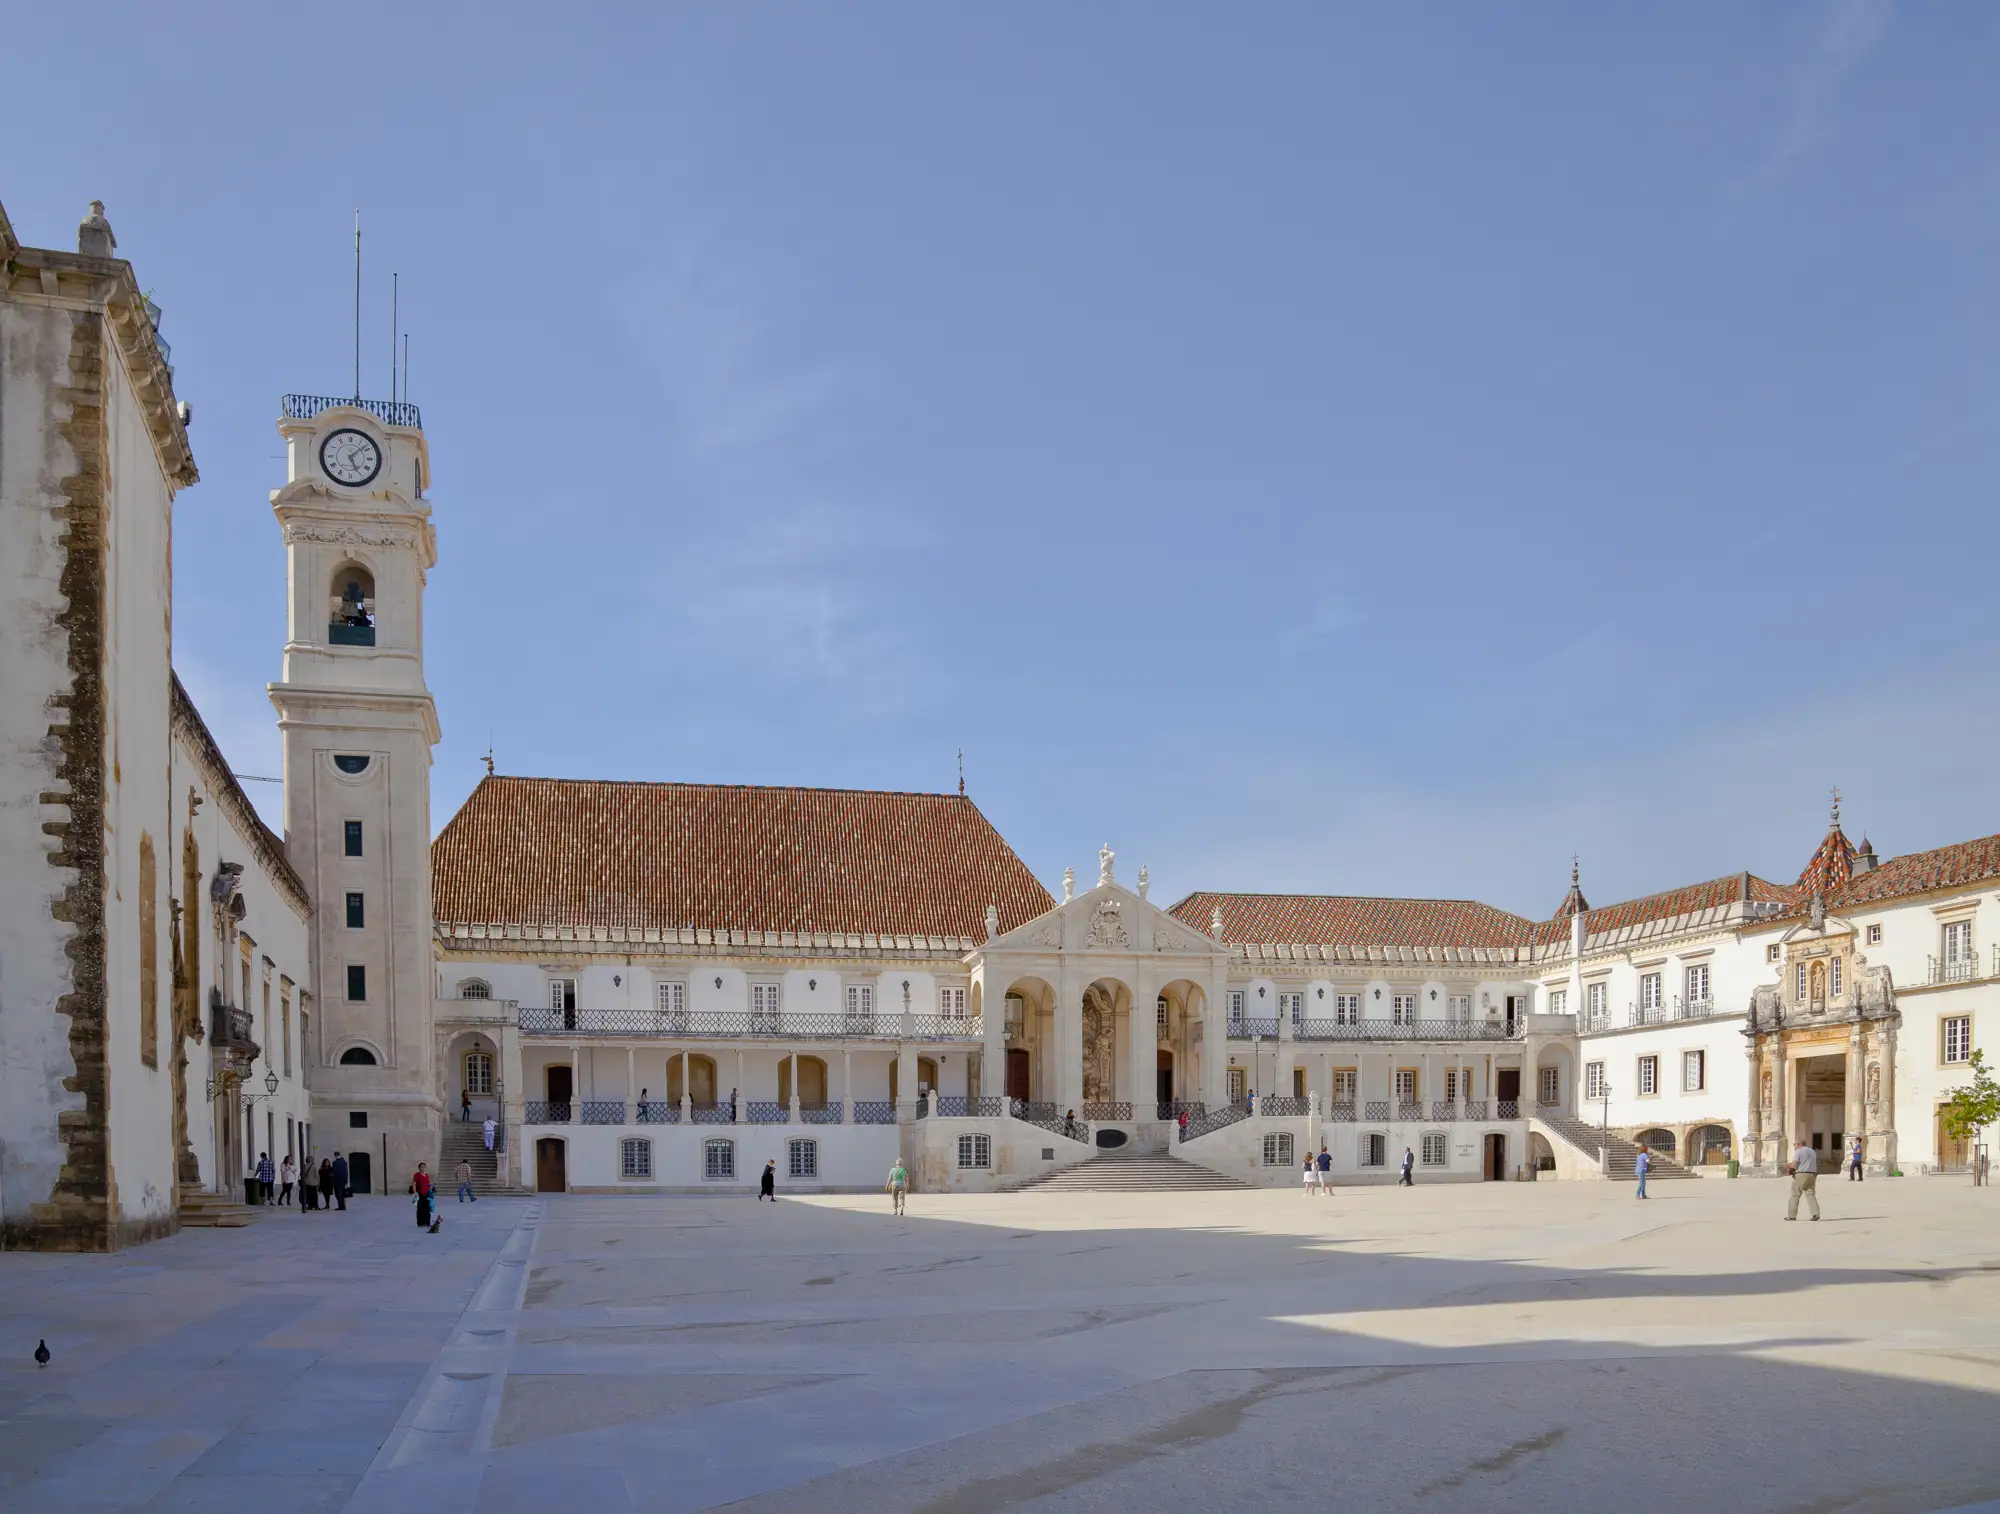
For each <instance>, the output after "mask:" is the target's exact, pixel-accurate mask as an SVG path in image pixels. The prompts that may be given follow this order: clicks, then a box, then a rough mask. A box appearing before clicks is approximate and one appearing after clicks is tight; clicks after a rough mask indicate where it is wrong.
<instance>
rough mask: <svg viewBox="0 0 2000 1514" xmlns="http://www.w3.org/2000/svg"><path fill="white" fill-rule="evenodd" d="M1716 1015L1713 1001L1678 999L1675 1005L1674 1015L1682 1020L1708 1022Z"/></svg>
mask: <svg viewBox="0 0 2000 1514" xmlns="http://www.w3.org/2000/svg"><path fill="white" fill-rule="evenodd" d="M1714 1013H1715V1000H1713V999H1678V1000H1676V1001H1675V1003H1674V1015H1675V1017H1676V1018H1678V1019H1682V1020H1706V1019H1707V1018H1708V1017H1709V1016H1710V1015H1712V1014H1714Z"/></svg>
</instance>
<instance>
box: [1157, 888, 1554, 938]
mask: <svg viewBox="0 0 2000 1514" xmlns="http://www.w3.org/2000/svg"><path fill="white" fill-rule="evenodd" d="M1217 905H1221V906H1222V939H1223V940H1224V941H1225V942H1228V943H1231V944H1244V943H1254V944H1277V943H1280V942H1282V943H1286V944H1290V945H1296V946H1411V947H1451V946H1468V947H1514V946H1521V945H1525V944H1526V943H1527V942H1528V940H1529V939H1530V938H1531V937H1532V936H1533V934H1534V931H1535V924H1534V922H1533V921H1531V920H1527V919H1524V918H1523V917H1521V916H1520V915H1510V914H1508V913H1507V911H1505V910H1504V909H1495V908H1494V907H1493V906H1492V905H1490V904H1481V903H1479V901H1478V900H1476V899H1366V898H1356V897H1353V896H1350V895H1345V894H1211V893H1196V894H1189V895H1188V896H1187V897H1186V898H1185V899H1183V900H1181V902H1180V903H1178V904H1176V905H1175V906H1174V907H1173V908H1172V909H1171V910H1169V911H1168V913H1169V914H1171V915H1172V916H1173V917H1174V918H1175V919H1177V920H1180V921H1182V922H1184V923H1185V924H1188V925H1192V926H1193V927H1194V928H1195V929H1196V930H1198V931H1201V932H1203V933H1204V934H1205V933H1206V932H1207V931H1208V929H1209V921H1210V917H1211V914H1212V912H1213V910H1214V908H1215V906H1217Z"/></svg>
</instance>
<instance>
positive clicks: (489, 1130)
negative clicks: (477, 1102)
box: [480, 1115, 493, 1151]
mask: <svg viewBox="0 0 2000 1514" xmlns="http://www.w3.org/2000/svg"><path fill="white" fill-rule="evenodd" d="M480 1134H481V1135H483V1136H484V1137H485V1138H486V1149H487V1150H488V1151H491V1150H492V1149H493V1116H492V1115H488V1116H487V1117H486V1124H485V1125H484V1126H483V1127H481V1130H480Z"/></svg>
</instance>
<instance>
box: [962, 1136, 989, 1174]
mask: <svg viewBox="0 0 2000 1514" xmlns="http://www.w3.org/2000/svg"><path fill="white" fill-rule="evenodd" d="M958 1165H959V1166H960V1167H965V1168H979V1169H984V1168H987V1167H991V1166H992V1165H993V1138H992V1137H991V1136H983V1135H962V1136H960V1137H959V1138H958Z"/></svg>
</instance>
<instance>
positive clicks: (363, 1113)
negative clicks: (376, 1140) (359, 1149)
mask: <svg viewBox="0 0 2000 1514" xmlns="http://www.w3.org/2000/svg"><path fill="white" fill-rule="evenodd" d="M347 1128H348V1129H349V1130H366V1129H367V1128H368V1111H367V1110H365V1109H350V1110H348V1111H347Z"/></svg>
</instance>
